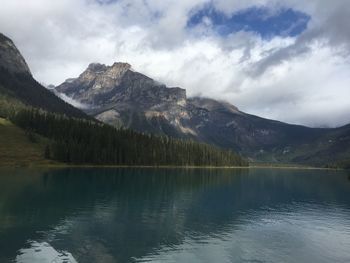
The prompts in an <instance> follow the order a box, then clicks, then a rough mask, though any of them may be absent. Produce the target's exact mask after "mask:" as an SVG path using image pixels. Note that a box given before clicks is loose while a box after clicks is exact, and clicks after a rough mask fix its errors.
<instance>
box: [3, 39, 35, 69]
mask: <svg viewBox="0 0 350 263" xmlns="http://www.w3.org/2000/svg"><path fill="white" fill-rule="evenodd" d="M0 67H2V68H5V69H6V70H8V71H9V72H11V73H24V74H28V75H31V73H30V70H29V67H28V65H27V63H26V61H25V60H24V58H23V57H22V55H21V53H20V52H19V51H18V49H17V47H16V46H15V44H14V43H13V42H12V40H11V39H9V38H8V37H6V36H4V35H3V34H1V33H0Z"/></svg>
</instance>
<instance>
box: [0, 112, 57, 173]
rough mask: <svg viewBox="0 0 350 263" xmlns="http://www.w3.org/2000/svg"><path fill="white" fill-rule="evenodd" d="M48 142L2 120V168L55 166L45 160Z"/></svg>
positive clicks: (0, 150)
mask: <svg viewBox="0 0 350 263" xmlns="http://www.w3.org/2000/svg"><path fill="white" fill-rule="evenodd" d="M45 145H46V140H45V139H44V138H42V137H40V136H37V135H33V134H28V133H26V132H25V131H24V130H22V129H20V128H18V127H16V126H15V125H14V124H12V123H11V122H10V121H8V120H6V119H4V118H0V166H33V165H34V166H38V165H54V164H57V163H56V162H52V161H50V160H46V159H45V158H44V150H45Z"/></svg>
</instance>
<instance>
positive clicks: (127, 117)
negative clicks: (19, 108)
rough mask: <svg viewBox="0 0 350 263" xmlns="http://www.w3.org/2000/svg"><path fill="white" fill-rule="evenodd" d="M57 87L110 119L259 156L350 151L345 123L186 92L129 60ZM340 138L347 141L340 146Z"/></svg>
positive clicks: (317, 158)
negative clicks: (278, 115)
mask: <svg viewBox="0 0 350 263" xmlns="http://www.w3.org/2000/svg"><path fill="white" fill-rule="evenodd" d="M56 91H57V92H59V93H62V94H64V95H66V96H68V97H69V98H70V99H72V100H74V101H76V102H78V103H81V104H83V105H85V108H84V111H85V112H86V113H88V114H89V115H91V116H94V117H95V118H97V119H99V120H101V121H103V122H105V123H108V124H112V125H115V126H123V127H126V128H131V129H134V130H137V131H141V132H146V133H155V134H166V135H169V136H173V137H178V138H191V139H195V140H197V141H201V142H205V143H210V144H213V145H216V146H219V147H223V148H229V149H233V150H235V151H237V152H239V153H241V154H243V155H244V156H247V157H249V158H251V159H252V160H255V161H266V162H298V163H311V164H317V165H324V164H325V163H326V162H329V161H334V160H339V159H340V158H349V157H350V145H349V144H350V138H349V134H350V133H349V129H347V128H346V127H344V128H339V129H313V128H308V127H304V126H299V125H290V124H286V123H282V122H278V121H273V120H268V119H264V118H260V117H257V116H253V115H250V114H246V113H244V112H241V111H240V110H239V109H237V107H235V106H233V105H231V104H229V103H227V102H223V101H216V100H213V99H208V98H199V97H194V98H187V96H186V91H185V90H184V89H181V88H178V87H175V88H174V87H171V88H168V87H166V86H165V85H164V84H161V83H159V82H157V81H155V80H153V79H151V78H149V77H147V76H145V75H143V74H141V73H138V72H135V71H133V70H132V68H131V66H130V65H129V64H127V63H114V64H113V65H112V66H106V65H102V64H96V63H95V64H90V65H89V66H88V68H87V69H86V70H85V71H84V72H83V73H82V74H81V75H80V76H79V77H78V78H73V79H68V80H67V81H65V82H64V83H62V84H61V85H59V86H58V87H56ZM339 143H341V144H343V145H346V146H345V147H344V148H341V147H337V146H336V145H337V144H339ZM344 143H346V144H344ZM341 152H342V153H341Z"/></svg>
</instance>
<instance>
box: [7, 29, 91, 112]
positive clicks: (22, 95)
mask: <svg viewBox="0 0 350 263" xmlns="http://www.w3.org/2000/svg"><path fill="white" fill-rule="evenodd" d="M10 100H11V106H13V105H14V104H16V105H24V106H25V105H26V106H32V107H37V108H41V109H44V110H47V111H50V112H54V113H60V114H65V115H67V116H71V117H77V118H88V119H90V117H88V116H87V115H86V114H85V113H83V112H82V111H81V110H79V109H76V108H74V107H73V106H72V105H70V104H68V103H66V102H65V101H63V100H62V99H60V98H59V97H57V96H56V95H55V94H54V93H52V92H50V91H49V90H47V89H46V88H44V87H43V86H42V85H41V84H39V83H38V82H37V81H36V80H35V79H34V78H33V76H32V74H31V72H30V70H29V67H28V65H27V63H26V61H25V59H24V58H23V56H22V55H21V53H20V52H19V50H18V49H17V47H16V46H15V44H14V43H13V41H12V40H11V39H9V38H8V37H6V36H5V35H3V34H1V33H0V106H4V105H5V104H9V103H8V101H10ZM4 111H5V110H4V107H0V113H2V114H3V112H4Z"/></svg>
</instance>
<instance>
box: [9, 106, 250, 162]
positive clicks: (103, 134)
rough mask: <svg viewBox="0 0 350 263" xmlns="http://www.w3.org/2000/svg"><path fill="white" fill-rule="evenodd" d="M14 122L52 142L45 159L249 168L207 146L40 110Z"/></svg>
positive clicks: (16, 117)
mask: <svg viewBox="0 0 350 263" xmlns="http://www.w3.org/2000/svg"><path fill="white" fill-rule="evenodd" d="M11 120H12V121H13V122H14V123H15V124H16V125H18V126H19V127H21V128H23V129H25V130H29V131H32V132H35V133H37V134H39V135H42V136H44V137H46V138H49V139H50V140H51V141H52V143H50V144H49V145H47V147H46V149H45V157H46V158H50V159H53V160H58V161H61V162H65V163H71V164H101V165H102V164H104V165H177V166H247V165H248V163H247V162H246V161H245V160H244V159H242V158H241V157H240V156H239V155H237V154H235V153H233V152H231V151H227V150H222V149H219V148H216V147H213V146H209V145H207V144H201V143H196V142H193V141H188V140H178V139H172V138H169V137H158V136H155V135H148V134H141V133H137V132H134V131H131V130H126V129H116V128H114V127H111V126H109V125H105V124H100V123H96V122H93V121H87V120H79V119H74V118H68V117H65V116H62V115H57V114H52V113H47V112H43V111H40V110H37V109H29V110H22V111H20V112H18V113H17V114H16V115H14V116H13V117H12V118H11Z"/></svg>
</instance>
